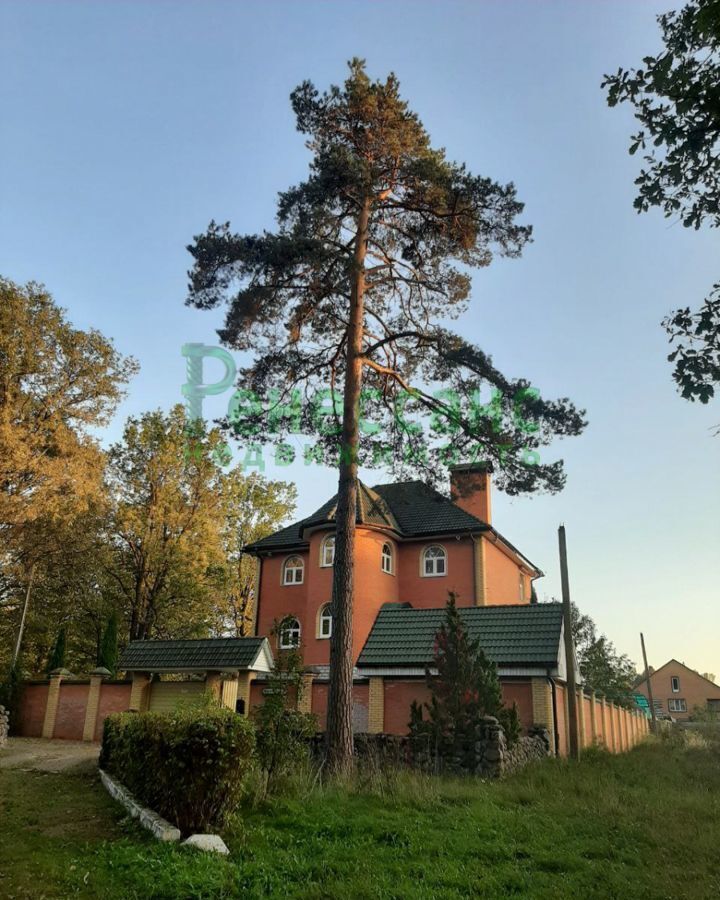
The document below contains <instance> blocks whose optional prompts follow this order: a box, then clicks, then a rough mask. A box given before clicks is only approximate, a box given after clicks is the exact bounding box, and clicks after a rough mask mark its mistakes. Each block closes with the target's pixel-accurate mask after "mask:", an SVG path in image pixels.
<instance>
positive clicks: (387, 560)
mask: <svg viewBox="0 0 720 900" xmlns="http://www.w3.org/2000/svg"><path fill="white" fill-rule="evenodd" d="M386 549H387V553H386V552H385V550H386ZM380 568H381V569H382V570H383V572H384V573H385V574H386V575H394V574H395V553H394V552H393V545H392V544H391V543H390V542H389V541H385V543H384V544H383V545H382V550H381V551H380Z"/></svg>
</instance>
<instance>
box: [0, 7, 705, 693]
mask: <svg viewBox="0 0 720 900" xmlns="http://www.w3.org/2000/svg"><path fill="white" fill-rule="evenodd" d="M669 5H670V0H665V2H664V3H660V4H658V3H656V2H634V3H628V2H602V3H600V2H595V3H588V2H549V0H547V2H544V3H538V2H514V0H511V2H505V3H500V2H472V3H464V2H443V3H440V2H432V3H431V2H398V0H384V2H352V3H349V2H348V3H345V2H336V3H329V2H314V3H307V2H302V3H300V2H270V3H261V2H242V3H240V2H236V3H231V2H202V3H201V2H172V3H169V2H168V3H163V2H152V3H140V2H137V3H131V2H123V3H121V2H115V3H99V2H97V3H90V2H79V3H69V2H52V3H42V2H37V0H35V2H32V3H20V2H16V3H14V2H8V0H5V2H4V3H2V4H1V5H0V121H1V122H2V130H3V140H2V142H1V143H0V272H2V273H3V274H4V275H6V276H8V277H10V278H13V279H14V280H16V281H26V280H29V279H34V280H37V281H42V282H44V283H45V284H46V285H47V287H48V288H49V289H50V291H51V292H52V293H53V295H54V297H55V298H56V300H57V301H58V302H59V303H60V304H61V305H62V306H64V307H66V308H67V309H68V311H69V316H70V318H71V319H72V321H73V322H74V323H75V324H77V325H78V326H83V327H85V326H90V325H92V326H95V327H97V328H99V329H100V330H101V331H103V332H104V333H105V334H107V335H109V336H112V337H113V338H114V340H115V341H116V343H117V346H118V347H119V348H120V349H121V350H122V351H123V352H125V353H129V354H132V355H133V356H135V357H136V358H137V359H138V360H139V362H140V364H141V367H142V369H141V372H140V374H139V375H138V377H137V378H136V379H135V380H134V382H133V383H132V385H131V389H130V395H129V397H128V399H127V400H126V402H125V403H124V404H123V406H122V409H121V410H120V413H119V414H118V417H117V419H116V421H115V423H114V424H113V426H112V427H111V428H110V429H108V431H107V434H105V435H104V436H103V437H104V440H107V441H110V440H113V439H115V438H117V436H118V435H119V432H120V428H121V424H122V421H123V419H124V417H125V416H126V415H128V414H131V413H139V412H141V411H143V410H146V409H150V408H155V407H159V406H160V407H164V408H168V407H169V406H171V405H172V404H173V403H176V402H179V401H180V400H181V395H180V386H181V384H182V382H183V381H184V360H183V359H182V357H181V355H180V347H181V345H182V344H183V343H185V342H186V341H197V342H204V343H208V344H215V343H216V338H215V334H214V329H215V328H216V327H218V325H219V324H220V319H221V317H220V315H219V314H218V313H203V312H199V311H195V310H190V309H187V308H185V307H184V305H183V300H184V297H185V293H186V276H185V273H186V271H187V269H188V268H189V264H190V258H189V256H188V254H187V253H186V251H185V249H184V248H185V245H186V244H187V243H188V242H189V241H190V240H191V239H192V236H193V235H194V234H197V233H199V232H201V231H203V230H204V229H205V227H206V226H207V223H208V222H209V220H210V219H211V218H215V219H216V220H218V221H224V220H228V219H229V220H230V221H231V223H232V225H233V227H234V228H235V229H236V230H239V231H257V230H260V229H262V228H264V227H272V224H273V216H274V208H275V198H276V194H277V192H278V191H280V190H283V189H284V188H286V187H287V186H288V185H290V184H293V183H295V182H297V181H298V180H300V179H301V178H302V177H304V174H305V172H306V166H307V160H308V156H307V151H306V150H305V149H304V146H303V141H302V138H301V136H300V135H299V134H298V133H297V132H296V131H295V127H294V121H293V118H292V114H291V110H290V106H289V103H288V95H289V93H290V91H291V90H292V88H293V87H295V86H296V85H297V84H298V83H299V82H300V81H302V80H303V79H305V78H310V79H312V80H313V81H315V83H316V84H317V85H318V86H320V87H326V86H327V85H329V84H330V83H331V82H337V81H340V80H342V79H343V78H344V76H345V62H346V61H347V60H348V59H349V58H350V57H352V56H362V57H365V58H366V59H367V61H368V67H369V71H370V74H371V75H374V76H378V77H379V76H384V75H385V74H386V73H387V72H388V71H389V70H391V69H392V70H394V71H395V72H396V73H397V75H398V76H399V78H400V81H401V84H402V90H403V93H404V95H405V96H406V97H407V98H408V99H409V100H410V102H411V105H412V106H413V108H414V109H415V110H416V111H417V112H418V113H419V115H420V117H421V118H422V120H423V122H424V123H425V125H426V127H427V128H428V130H429V131H430V134H431V136H432V138H433V141H434V143H435V144H437V145H442V146H445V147H446V148H447V152H448V155H449V156H450V157H451V158H455V159H457V160H461V161H465V162H466V163H467V164H468V166H469V167H470V169H471V170H473V171H475V172H477V173H480V174H483V175H487V176H491V177H493V178H496V179H498V180H500V181H508V180H513V181H514V182H515V183H516V185H517V189H518V194H519V197H520V199H521V200H523V201H524V202H525V203H526V211H525V220H526V221H528V222H530V223H532V224H533V226H534V229H535V240H534V243H533V244H532V245H531V246H530V247H529V248H528V249H527V251H526V252H525V254H524V256H523V258H522V259H521V260H514V261H498V262H496V263H494V264H493V265H492V266H491V267H490V268H489V269H487V270H484V271H482V272H480V273H478V274H476V275H475V278H474V289H473V301H472V304H471V307H470V311H469V312H468V313H467V314H466V315H465V317H464V318H463V320H462V322H461V326H460V327H461V328H462V331H463V333H464V334H465V335H466V336H468V337H469V338H471V339H472V340H473V341H475V342H476V343H478V344H480V345H481V346H482V347H483V348H484V349H485V350H487V351H489V352H490V353H492V355H493V357H494V360H495V362H496V363H497V364H498V365H499V367H500V368H501V369H503V370H504V371H506V372H507V374H508V375H512V376H525V377H528V378H530V379H531V380H532V382H533V384H534V385H536V386H537V387H538V388H540V390H541V391H542V392H544V393H546V394H547V395H548V396H565V395H567V396H570V397H571V398H572V399H573V400H574V401H575V402H576V403H577V404H578V405H581V406H584V407H586V408H587V411H588V417H589V420H590V425H589V427H588V429H587V431H586V433H585V434H584V435H583V436H582V437H580V438H575V439H572V440H568V441H566V442H563V443H560V444H558V445H556V446H554V447H553V448H551V449H550V450H547V451H545V457H546V458H555V457H556V456H562V457H563V458H564V459H565V461H566V466H567V471H568V483H567V487H566V489H565V491H564V492H563V493H562V494H560V495H556V496H552V497H550V496H542V497H534V498H516V499H509V498H507V497H505V496H503V495H500V494H496V496H495V502H494V523H495V524H496V526H497V527H498V528H499V529H500V530H501V531H502V532H503V533H505V534H506V535H507V536H508V537H509V538H510V539H511V540H512V541H513V543H515V544H516V545H517V546H519V547H520V548H522V549H523V551H524V552H525V553H526V554H527V556H529V558H530V559H532V560H533V561H534V562H536V563H537V564H538V565H539V566H540V567H541V568H542V569H543V570H544V571H545V572H546V573H547V574H546V577H545V578H543V579H542V580H541V581H540V582H538V585H537V587H538V592H539V595H540V597H541V599H549V598H550V597H552V596H559V593H560V587H559V583H560V581H559V573H558V563H557V526H558V524H559V523H560V522H564V523H565V524H566V527H567V530H568V546H569V552H570V577H571V588H572V595H573V599H574V600H575V601H576V602H577V603H578V604H579V605H580V607H581V608H582V609H583V610H584V611H586V612H588V613H589V614H590V615H592V616H593V618H594V619H595V620H596V622H597V623H598V625H599V627H600V628H601V630H603V631H605V632H606V633H607V634H608V635H609V636H610V638H611V639H612V640H613V641H615V643H616V644H617V646H618V648H619V649H620V650H622V651H624V652H627V653H629V654H630V656H631V657H632V658H633V659H634V660H636V661H639V659H640V651H639V638H638V632H639V631H640V630H641V629H642V630H644V632H645V636H646V640H647V642H648V649H649V653H650V656H651V662H652V663H653V664H654V665H655V666H659V665H660V664H662V663H664V662H665V661H666V660H667V659H668V658H670V657H671V656H674V657H676V658H678V659H680V660H683V661H685V662H686V663H687V664H689V665H691V666H693V667H695V668H698V669H699V670H700V671H711V672H716V673H718V675H719V676H720V643H719V642H718V639H717V635H718V633H719V631H720V603H719V602H718V601H719V600H720V590H719V589H718V567H719V565H720V552H719V551H718V548H719V547H720V516H718V509H720V476H719V475H718V472H719V466H718V458H719V455H720V438H713V437H712V432H711V427H712V426H713V425H715V424H717V423H718V422H720V408H719V407H718V404H717V403H715V404H714V406H712V405H711V406H710V407H700V406H698V405H697V404H689V403H687V402H685V401H683V400H681V399H680V398H679V397H678V396H677V394H676V393H675V390H674V386H673V383H672V380H671V373H670V366H669V365H668V364H667V363H666V361H665V356H666V353H667V346H666V342H665V335H664V332H663V331H662V329H661V328H660V325H659V322H660V320H661V319H662V318H663V316H664V315H665V314H666V313H667V312H668V311H669V310H671V309H672V308H673V307H675V306H677V305H685V304H699V303H700V301H701V299H702V298H703V297H704V296H705V294H706V293H707V292H708V291H709V289H710V287H711V286H712V284H713V282H714V281H716V280H717V279H718V274H719V272H718V252H717V235H716V234H715V235H713V234H711V233H710V232H709V231H704V232H703V231H701V232H688V231H686V230H685V229H683V227H682V226H681V225H679V224H673V223H672V222H668V221H667V220H665V219H664V218H663V217H662V215H661V214H660V213H659V212H653V213H650V214H647V215H644V216H637V215H636V214H635V212H634V211H633V209H632V199H633V197H634V191H633V179H634V177H635V176H636V174H637V167H638V160H637V158H635V159H632V158H630V157H629V156H628V155H627V152H626V151H627V145H628V136H629V134H630V133H631V131H632V130H633V128H634V120H633V118H632V115H631V112H630V111H629V110H626V109H615V110H610V109H608V108H607V106H606V104H605V100H604V95H603V92H602V91H601V90H600V82H601V80H602V76H603V73H605V72H607V71H613V70H614V69H616V68H617V67H618V66H619V65H632V64H635V63H637V62H639V61H640V60H641V58H642V56H643V55H644V54H646V53H648V52H652V51H653V50H655V49H657V47H658V46H659V38H658V32H657V27H656V24H655V14H656V13H658V12H662V11H665V10H666V9H667V8H668V6H669ZM223 402H224V398H222V397H221V398H218V399H216V400H214V401H212V402H211V403H208V404H207V406H206V413H207V414H208V415H221V414H222V412H223ZM266 474H267V475H269V476H270V477H284V478H288V477H290V478H293V479H294V480H296V481H297V484H298V488H299V492H300V506H299V513H301V514H303V515H305V514H307V513H308V512H310V511H311V510H312V509H314V508H315V507H317V506H318V505H319V504H320V502H322V500H323V499H325V497H326V496H329V495H330V494H331V493H332V492H333V491H334V483H333V481H334V475H333V473H332V472H331V471H329V470H323V469H318V468H305V467H303V466H302V465H301V464H296V465H294V466H292V467H291V468H289V469H282V470H280V469H275V468H274V467H273V466H272V464H269V465H268V467H267V469H266ZM366 480H367V481H369V483H371V484H372V483H375V482H380V481H382V480H384V475H383V473H382V472H371V473H366Z"/></svg>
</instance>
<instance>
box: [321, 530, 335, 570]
mask: <svg viewBox="0 0 720 900" xmlns="http://www.w3.org/2000/svg"><path fill="white" fill-rule="evenodd" d="M334 563H335V535H334V534H331V535H328V537H326V538H325V539H324V541H323V542H322V544H321V546H320V565H321V566H323V567H325V568H327V567H329V566H332V565H333V564H334Z"/></svg>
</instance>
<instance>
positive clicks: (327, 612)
mask: <svg viewBox="0 0 720 900" xmlns="http://www.w3.org/2000/svg"><path fill="white" fill-rule="evenodd" d="M317 636H318V637H319V638H329V637H332V607H331V606H330V604H329V603H325V604H324V605H323V606H321V607H320V615H319V616H318V629H317Z"/></svg>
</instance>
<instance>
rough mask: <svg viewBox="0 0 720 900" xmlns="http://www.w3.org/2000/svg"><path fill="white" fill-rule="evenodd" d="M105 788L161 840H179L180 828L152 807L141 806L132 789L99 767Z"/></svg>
mask: <svg viewBox="0 0 720 900" xmlns="http://www.w3.org/2000/svg"><path fill="white" fill-rule="evenodd" d="M98 771H99V772H100V778H101V780H102V783H103V785H104V786H105V790H106V791H107V792H108V794H110V796H111V797H112V798H113V799H115V800H117V801H118V803H121V804H122V805H123V806H124V807H125V809H126V810H127V811H128V812H129V813H130V815H131V816H132V817H133V818H134V819H137V820H138V821H139V822H140V824H141V825H142V826H143V828H147V830H148V831H150V832H151V833H152V834H153V835H154V836H155V837H156V838H157V839H158V840H159V841H179V840H180V829H179V828H176V827H175V826H174V825H171V824H170V823H169V822H168V821H166V820H165V819H163V818H162V816H159V815H158V814H157V813H156V812H153V811H152V810H151V809H147V808H146V807H144V806H140V804H139V803H138V802H137V800H136V799H135V798H134V797H133V795H132V794H131V793H130V791H129V790H128V789H127V788H126V787H123V785H121V784H120V783H119V782H117V781H115V779H114V778H112V777H111V776H110V775H108V773H107V772H104V771H103V770H102V769H98Z"/></svg>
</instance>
